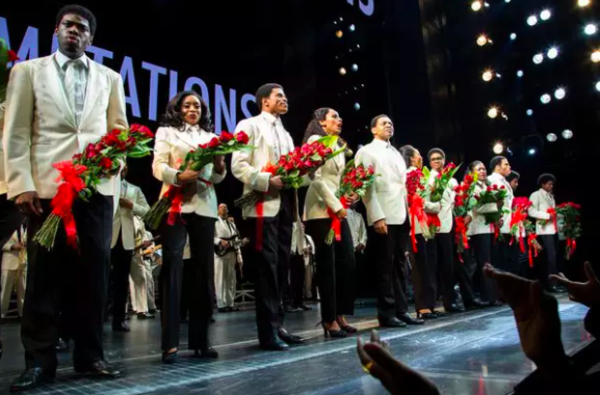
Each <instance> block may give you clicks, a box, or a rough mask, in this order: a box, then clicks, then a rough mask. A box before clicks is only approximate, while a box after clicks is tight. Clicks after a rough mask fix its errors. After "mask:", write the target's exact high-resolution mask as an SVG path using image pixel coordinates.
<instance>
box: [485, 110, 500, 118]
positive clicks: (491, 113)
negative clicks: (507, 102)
mask: <svg viewBox="0 0 600 395" xmlns="http://www.w3.org/2000/svg"><path fill="white" fill-rule="evenodd" d="M487 115H488V117H490V118H492V119H494V118H496V117H497V116H498V109H497V108H496V107H492V108H490V109H489V110H488V113H487Z"/></svg>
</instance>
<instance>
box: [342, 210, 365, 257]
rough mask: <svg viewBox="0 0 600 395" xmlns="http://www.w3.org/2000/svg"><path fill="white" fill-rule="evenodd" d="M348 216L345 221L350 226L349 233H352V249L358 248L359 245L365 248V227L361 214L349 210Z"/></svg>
mask: <svg viewBox="0 0 600 395" xmlns="http://www.w3.org/2000/svg"><path fill="white" fill-rule="evenodd" d="M347 212H348V216H347V217H346V219H347V220H348V225H349V226H350V231H351V232H352V241H353V242H354V249H356V247H358V245H359V244H362V245H364V246H365V247H366V246H367V227H366V226H365V220H364V218H363V216H362V214H360V213H357V212H356V211H354V210H352V209H351V208H349V209H348V210H347Z"/></svg>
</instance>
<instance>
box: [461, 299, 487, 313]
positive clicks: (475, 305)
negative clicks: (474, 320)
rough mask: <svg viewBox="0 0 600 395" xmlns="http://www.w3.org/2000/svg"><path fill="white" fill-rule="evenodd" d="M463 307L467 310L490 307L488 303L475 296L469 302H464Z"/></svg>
mask: <svg viewBox="0 0 600 395" xmlns="http://www.w3.org/2000/svg"><path fill="white" fill-rule="evenodd" d="M465 307H466V308H467V310H474V309H484V308H486V307H490V304H489V303H486V302H482V301H481V300H480V299H477V298H475V299H473V300H472V301H471V303H465Z"/></svg>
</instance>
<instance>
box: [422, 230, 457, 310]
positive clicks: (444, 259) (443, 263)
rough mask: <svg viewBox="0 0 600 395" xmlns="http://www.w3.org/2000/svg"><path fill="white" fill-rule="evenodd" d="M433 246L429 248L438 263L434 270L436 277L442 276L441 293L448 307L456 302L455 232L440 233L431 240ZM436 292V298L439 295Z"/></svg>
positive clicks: (431, 255) (432, 259)
mask: <svg viewBox="0 0 600 395" xmlns="http://www.w3.org/2000/svg"><path fill="white" fill-rule="evenodd" d="M429 243H430V244H431V246H429V248H428V252H430V257H429V258H428V259H431V262H434V263H435V265H436V271H435V272H434V273H435V275H436V278H440V280H441V281H440V285H441V287H442V289H441V294H442V297H443V300H444V307H445V308H446V309H447V308H449V307H450V305H452V304H454V303H456V300H455V296H454V283H455V282H456V279H455V278H454V233H452V232H451V233H438V234H436V235H435V238H434V239H433V240H431V241H429ZM439 292H440V291H439V290H438V293H436V299H437V296H438V295H439Z"/></svg>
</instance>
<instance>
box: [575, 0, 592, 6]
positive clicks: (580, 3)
mask: <svg viewBox="0 0 600 395" xmlns="http://www.w3.org/2000/svg"><path fill="white" fill-rule="evenodd" d="M577 5H578V6H579V7H587V6H589V5H590V0H579V1H578V2H577Z"/></svg>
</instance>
